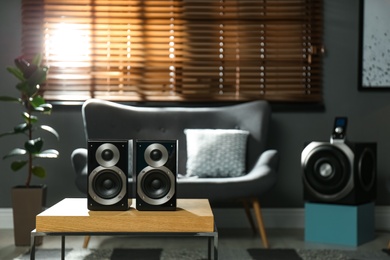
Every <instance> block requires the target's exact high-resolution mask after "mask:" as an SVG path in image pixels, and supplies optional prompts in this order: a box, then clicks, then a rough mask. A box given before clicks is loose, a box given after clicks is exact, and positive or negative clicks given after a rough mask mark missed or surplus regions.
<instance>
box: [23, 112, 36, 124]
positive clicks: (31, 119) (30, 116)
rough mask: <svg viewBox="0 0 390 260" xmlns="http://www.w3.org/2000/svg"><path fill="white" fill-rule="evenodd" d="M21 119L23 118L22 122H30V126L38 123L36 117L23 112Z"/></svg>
mask: <svg viewBox="0 0 390 260" xmlns="http://www.w3.org/2000/svg"><path fill="white" fill-rule="evenodd" d="M23 117H24V120H25V121H26V122H29V121H31V123H32V124H34V123H36V122H38V117H37V116H34V115H31V114H29V113H27V112H24V113H23Z"/></svg>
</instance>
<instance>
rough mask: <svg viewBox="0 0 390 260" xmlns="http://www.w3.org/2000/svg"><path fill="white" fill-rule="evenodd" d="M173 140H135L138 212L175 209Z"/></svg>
mask: <svg viewBox="0 0 390 260" xmlns="http://www.w3.org/2000/svg"><path fill="white" fill-rule="evenodd" d="M177 149H178V143H177V140H159V141H153V140H136V141H135V144H134V157H135V163H134V168H135V169H134V173H135V178H136V208H137V209H138V210H176V178H177Z"/></svg>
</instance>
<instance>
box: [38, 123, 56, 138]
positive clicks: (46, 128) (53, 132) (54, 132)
mask: <svg viewBox="0 0 390 260" xmlns="http://www.w3.org/2000/svg"><path fill="white" fill-rule="evenodd" d="M40 127H41V129H43V130H45V131H48V132H49V133H52V134H53V135H54V136H55V137H56V138H57V139H58V140H59V139H60V135H59V134H58V132H57V131H56V130H55V129H54V128H53V127H51V126H48V125H41V126H40Z"/></svg>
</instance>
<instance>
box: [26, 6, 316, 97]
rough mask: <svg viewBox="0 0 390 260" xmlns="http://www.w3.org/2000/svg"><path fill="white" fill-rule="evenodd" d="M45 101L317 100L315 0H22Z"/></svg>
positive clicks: (30, 51) (29, 53)
mask: <svg viewBox="0 0 390 260" xmlns="http://www.w3.org/2000/svg"><path fill="white" fill-rule="evenodd" d="M22 9H23V10H22V11H23V14H22V15H23V43H22V44H23V46H22V47H23V53H24V55H26V56H27V57H31V56H33V55H34V54H36V53H37V52H41V53H43V54H44V62H45V63H46V65H48V66H49V67H50V70H49V76H48V80H47V82H46V84H45V85H44V86H42V92H43V95H44V96H45V98H46V99H48V100H59V101H75V100H76V101H77V100H78V101H82V100H85V99H88V98H92V97H93V98H101V99H107V100H113V101H139V100H142V101H145V100H149V101H162V100H163V101H243V100H253V99H266V100H269V101H274V102H306V103H307V102H315V103H321V101H322V55H321V54H322V49H323V47H322V23H323V21H322V12H323V7H322V0H166V1H157V0H134V1H133V0H23V1H22Z"/></svg>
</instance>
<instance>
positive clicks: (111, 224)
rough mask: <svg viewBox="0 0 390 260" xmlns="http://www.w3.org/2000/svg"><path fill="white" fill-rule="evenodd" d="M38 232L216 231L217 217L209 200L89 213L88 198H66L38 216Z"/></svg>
mask: <svg viewBox="0 0 390 260" xmlns="http://www.w3.org/2000/svg"><path fill="white" fill-rule="evenodd" d="M132 205H135V203H134V201H133V203H132ZM36 231H37V232H213V231H214V216H213V212H212V210H211V207H210V204H209V201H208V200H207V199H178V200H177V210H175V211H138V210H136V209H135V208H134V207H130V209H129V210H127V211H90V210H88V208H87V199H86V198H66V199H64V200H62V201H60V202H58V203H57V204H55V205H54V206H52V207H50V208H48V209H47V210H45V211H44V212H42V213H40V214H39V215H37V217H36Z"/></svg>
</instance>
